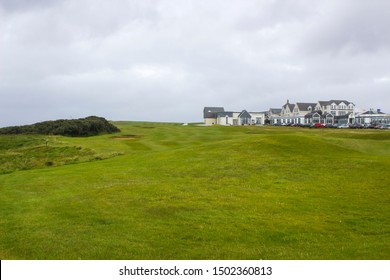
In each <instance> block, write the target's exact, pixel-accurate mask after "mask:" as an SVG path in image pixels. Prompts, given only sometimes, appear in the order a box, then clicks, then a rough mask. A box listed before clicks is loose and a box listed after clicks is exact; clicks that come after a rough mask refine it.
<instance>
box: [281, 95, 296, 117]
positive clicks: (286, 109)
mask: <svg viewBox="0 0 390 280" xmlns="http://www.w3.org/2000/svg"><path fill="white" fill-rule="evenodd" d="M294 107H295V104H290V102H289V100H288V99H287V103H286V104H284V105H283V106H282V113H281V116H282V117H290V116H293V112H294Z"/></svg>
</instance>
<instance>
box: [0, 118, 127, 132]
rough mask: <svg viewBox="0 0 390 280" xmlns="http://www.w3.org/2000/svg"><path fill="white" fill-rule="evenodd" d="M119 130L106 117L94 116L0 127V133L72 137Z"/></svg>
mask: <svg viewBox="0 0 390 280" xmlns="http://www.w3.org/2000/svg"><path fill="white" fill-rule="evenodd" d="M119 131H120V130H119V128H117V127H116V126H114V125H113V124H111V123H110V122H108V121H107V120H106V119H104V118H101V117H95V116H90V117H87V118H82V119H76V120H56V121H45V122H40V123H36V124H32V125H24V126H10V127H4V128H0V134H45V135H63V136H72V137H80V136H84V137H86V136H95V135H98V134H106V133H115V132H119Z"/></svg>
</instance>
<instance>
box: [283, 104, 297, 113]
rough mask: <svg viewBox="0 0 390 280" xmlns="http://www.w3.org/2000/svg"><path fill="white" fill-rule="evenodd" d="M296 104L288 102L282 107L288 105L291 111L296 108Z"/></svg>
mask: <svg viewBox="0 0 390 280" xmlns="http://www.w3.org/2000/svg"><path fill="white" fill-rule="evenodd" d="M294 106H295V104H290V103H286V104H284V105H283V107H282V108H283V109H285V108H287V107H288V108H289V109H290V112H292V111H293V110H294Z"/></svg>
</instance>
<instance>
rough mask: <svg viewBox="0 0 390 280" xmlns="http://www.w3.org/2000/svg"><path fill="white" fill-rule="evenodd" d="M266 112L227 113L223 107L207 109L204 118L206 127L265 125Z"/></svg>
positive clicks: (204, 111)
mask: <svg viewBox="0 0 390 280" xmlns="http://www.w3.org/2000/svg"><path fill="white" fill-rule="evenodd" d="M265 114H266V113H265V112H248V111H247V110H242V111H241V112H233V111H225V110H224V108H223V107H205V108H204V109H203V118H204V123H205V125H214V124H218V125H263V124H264V122H265Z"/></svg>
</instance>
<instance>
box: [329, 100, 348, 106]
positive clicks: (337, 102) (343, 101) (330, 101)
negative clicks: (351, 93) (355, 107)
mask: <svg viewBox="0 0 390 280" xmlns="http://www.w3.org/2000/svg"><path fill="white" fill-rule="evenodd" d="M332 103H336V104H337V105H339V104H340V103H344V104H345V105H349V104H353V103H352V102H349V101H347V100H329V104H332Z"/></svg>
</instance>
